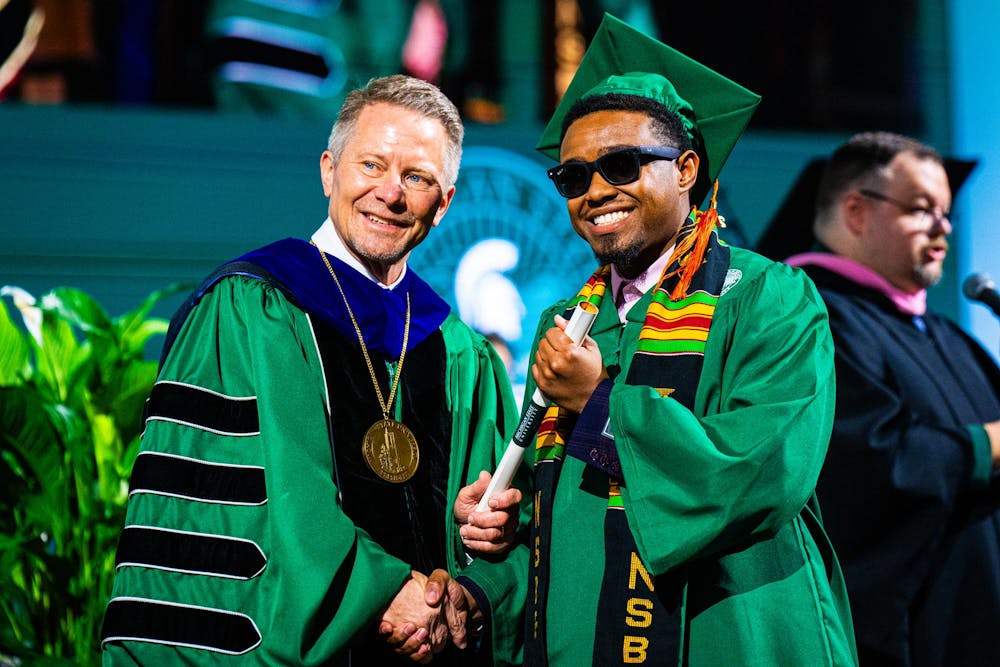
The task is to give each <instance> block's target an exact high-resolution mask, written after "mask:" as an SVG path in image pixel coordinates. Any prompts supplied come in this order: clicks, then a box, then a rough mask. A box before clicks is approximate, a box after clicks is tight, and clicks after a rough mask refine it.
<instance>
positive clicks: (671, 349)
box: [636, 288, 719, 355]
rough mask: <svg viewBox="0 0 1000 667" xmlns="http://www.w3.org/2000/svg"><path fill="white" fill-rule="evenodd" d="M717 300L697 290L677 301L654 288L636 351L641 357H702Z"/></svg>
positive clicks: (663, 291) (715, 297) (661, 290)
mask: <svg viewBox="0 0 1000 667" xmlns="http://www.w3.org/2000/svg"><path fill="white" fill-rule="evenodd" d="M718 301H719V297H718V296H713V295H711V294H709V293H707V292H704V291H699V292H694V293H692V294H689V295H687V296H686V297H684V298H683V299H680V300H678V301H671V300H670V295H668V294H667V292H666V291H665V290H663V289H660V288H658V289H657V290H656V292H654V293H653V301H652V303H651V304H650V305H649V310H647V311H646V320H645V322H644V323H643V326H642V331H641V332H640V334H639V343H638V345H637V347H636V352H638V353H643V354H660V355H673V354H705V341H706V340H708V328H709V326H710V325H711V324H712V316H713V315H714V314H715V305H716V304H717V303H718Z"/></svg>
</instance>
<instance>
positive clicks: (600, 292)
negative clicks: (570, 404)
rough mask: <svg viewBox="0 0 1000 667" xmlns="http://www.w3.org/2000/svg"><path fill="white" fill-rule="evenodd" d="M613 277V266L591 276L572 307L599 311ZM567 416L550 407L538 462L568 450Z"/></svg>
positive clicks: (544, 420) (540, 436)
mask: <svg viewBox="0 0 1000 667" xmlns="http://www.w3.org/2000/svg"><path fill="white" fill-rule="evenodd" d="M610 275H611V265H606V266H602V267H601V268H599V269H597V271H595V272H594V275H592V276H590V278H589V279H588V280H587V282H586V283H585V284H584V286H583V287H581V288H580V291H579V292H578V293H577V295H576V297H575V298H574V299H573V301H572V302H571V306H572V307H574V308H575V307H576V306H577V304H579V303H580V302H581V301H589V302H591V303H592V304H594V305H595V306H597V308H598V309H599V308H600V307H601V301H603V300H604V291H605V289H606V288H607V281H608V276H610ZM566 419H567V415H564V414H562V413H561V412H560V411H559V406H557V405H550V406H549V408H548V409H547V410H546V411H545V416H544V417H542V425H541V426H539V427H538V438H537V439H536V440H535V449H536V450H537V451H536V453H535V460H536V461H545V460H551V459H558V458H562V455H563V450H564V449H565V448H566V441H565V440H564V439H563V436H562V434H563V432H566V431H568V429H565V428H561V426H562V424H561V423H560V421H565V420H566Z"/></svg>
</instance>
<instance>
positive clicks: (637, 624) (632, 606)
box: [625, 598, 653, 628]
mask: <svg viewBox="0 0 1000 667" xmlns="http://www.w3.org/2000/svg"><path fill="white" fill-rule="evenodd" d="M625 612H626V613H627V614H628V615H627V616H626V617H625V623H626V624H627V625H629V626H630V627H633V628H648V627H649V626H650V625H652V624H653V601H652V600H647V599H646V598H629V601H628V602H626V603H625Z"/></svg>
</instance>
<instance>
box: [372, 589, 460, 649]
mask: <svg viewBox="0 0 1000 667" xmlns="http://www.w3.org/2000/svg"><path fill="white" fill-rule="evenodd" d="M471 600H472V596H471V595H469V594H468V592H467V591H466V590H465V588H464V587H463V586H462V585H461V584H459V583H458V582H456V581H455V580H454V579H452V578H451V577H450V576H448V573H447V572H445V571H444V570H434V572H432V573H431V576H430V577H426V576H424V575H423V574H422V573H420V572H417V571H415V570H414V571H413V572H411V574H410V578H409V579H408V580H407V581H406V583H404V584H403V586H402V588H400V590H399V593H397V594H396V597H395V598H393V600H392V602H391V603H390V604H389V607H388V609H386V611H385V613H384V614H383V615H382V621H381V623H380V624H379V633H380V634H382V635H385V636H386V642H387V643H388V644H389V645H390V646H392V647H393V651H395V652H396V653H397V654H399V655H404V656H408V657H409V658H410V659H411V660H412V661H414V662H416V663H419V664H422V665H423V664H427V663H429V662H430V661H431V660H432V659H433V657H434V654H436V653H440V652H441V651H442V650H444V648H445V646H447V644H448V639H449V638H451V640H452V642H454V644H455V645H456V646H458V647H459V648H465V645H466V631H465V624H466V621H467V619H468V615H469V611H470V609H472V607H473V606H474V605H473V603H472V602H471Z"/></svg>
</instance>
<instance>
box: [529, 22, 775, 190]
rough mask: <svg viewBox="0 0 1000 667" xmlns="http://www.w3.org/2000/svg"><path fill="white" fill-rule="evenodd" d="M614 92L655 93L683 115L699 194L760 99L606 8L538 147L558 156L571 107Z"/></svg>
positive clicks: (715, 172)
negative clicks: (697, 161) (697, 160)
mask: <svg viewBox="0 0 1000 667" xmlns="http://www.w3.org/2000/svg"><path fill="white" fill-rule="evenodd" d="M612 92H614V93H624V94H631V95H639V96H642V97H648V98H651V99H654V100H656V101H658V102H660V103H662V104H664V105H666V107H667V108H668V109H670V110H671V111H675V112H677V113H678V114H679V115H680V116H681V119H682V120H683V121H684V124H685V126H686V127H687V128H688V134H690V135H691V137H692V140H693V142H694V145H695V146H696V147H697V148H698V153H699V156H700V157H701V160H702V164H701V168H700V172H701V174H700V176H699V182H703V183H704V185H703V186H702V187H701V188H700V195H701V196H704V194H705V192H707V189H708V185H709V184H711V182H712V181H714V180H715V179H716V178H717V177H718V175H719V172H720V171H721V170H722V165H723V164H725V162H726V158H728V157H729V153H730V152H731V151H732V150H733V146H735V145H736V142H737V140H739V138H740V135H741V134H743V130H745V129H746V126H747V123H749V122H750V117H751V116H752V115H753V112H754V110H756V108H757V105H758V104H760V96H759V95H757V94H755V93H752V92H750V91H749V90H747V89H746V88H744V87H743V86H741V85H739V84H737V83H734V82H733V81H730V80H729V79H727V78H726V77H724V76H722V75H721V74H718V73H717V72H714V71H713V70H711V69H709V68H708V67H705V66H704V65H702V64H701V63H699V62H696V61H694V60H692V59H690V58H688V57H687V56H685V55H684V54H683V53H681V52H679V51H677V50H675V49H672V48H670V47H669V46H667V45H666V44H663V43H661V42H658V41H657V40H655V39H653V38H652V37H649V36H648V35H644V34H643V33H641V32H639V31H638V30H636V29H635V28H632V27H631V26H629V25H628V24H626V23H624V22H622V21H621V20H619V19H617V18H615V17H614V16H612V15H611V14H605V15H604V19H603V20H602V21H601V25H600V27H599V28H598V29H597V34H596V35H594V39H593V41H592V42H591V43H590V46H589V47H588V48H587V52H586V53H585V54H584V56H583V60H582V61H581V63H580V67H579V69H577V71H576V75H575V76H574V77H573V80H572V81H571V82H570V84H569V87H568V88H567V89H566V93H565V95H563V98H562V100H561V101H560V102H559V106H558V107H556V110H555V113H553V114H552V118H551V119H550V120H549V124H548V125H547V126H546V127H545V131H544V132H542V137H541V139H539V141H538V146H536V148H537V150H539V151H541V152H542V153H544V154H545V155H547V156H549V157H551V158H553V159H555V160H558V159H559V146H560V144H561V143H562V124H563V119H564V118H565V117H566V114H567V112H568V111H569V109H570V107H572V106H573V104H574V103H575V102H576V101H577V100H579V99H581V98H583V97H590V96H592V95H601V94H605V93H612ZM706 163H707V164H706ZM706 175H707V178H706ZM703 179H704V180H703ZM699 200H700V197H699Z"/></svg>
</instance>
